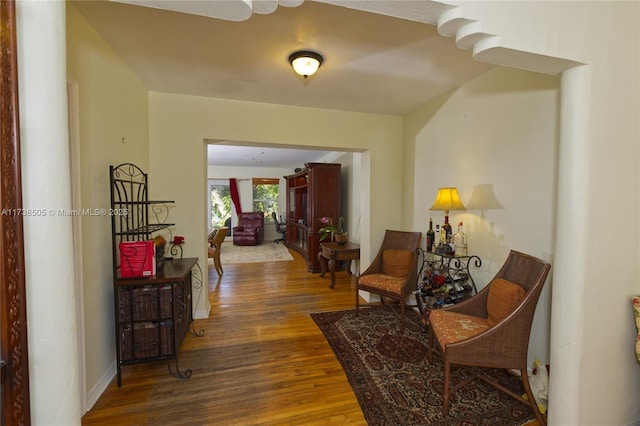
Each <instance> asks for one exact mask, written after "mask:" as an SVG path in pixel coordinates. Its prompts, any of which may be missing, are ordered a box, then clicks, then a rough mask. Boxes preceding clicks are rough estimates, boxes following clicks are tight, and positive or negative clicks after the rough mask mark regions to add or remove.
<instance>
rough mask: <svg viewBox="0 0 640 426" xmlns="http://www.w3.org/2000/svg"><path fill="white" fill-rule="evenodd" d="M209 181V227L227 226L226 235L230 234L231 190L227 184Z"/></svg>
mask: <svg viewBox="0 0 640 426" xmlns="http://www.w3.org/2000/svg"><path fill="white" fill-rule="evenodd" d="M219 182H220V181H218V182H213V181H209V205H210V207H211V216H210V225H211V229H217V228H220V227H222V226H225V224H226V223H227V221H229V223H228V224H226V226H228V227H229V232H227V235H230V234H231V222H230V220H231V192H230V190H229V184H228V183H225V184H221V183H219Z"/></svg>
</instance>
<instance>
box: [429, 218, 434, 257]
mask: <svg viewBox="0 0 640 426" xmlns="http://www.w3.org/2000/svg"><path fill="white" fill-rule="evenodd" d="M435 241H436V233H435V232H434V230H433V218H429V230H428V231H427V251H428V252H429V253H431V251H432V250H433V243H434V242H435Z"/></svg>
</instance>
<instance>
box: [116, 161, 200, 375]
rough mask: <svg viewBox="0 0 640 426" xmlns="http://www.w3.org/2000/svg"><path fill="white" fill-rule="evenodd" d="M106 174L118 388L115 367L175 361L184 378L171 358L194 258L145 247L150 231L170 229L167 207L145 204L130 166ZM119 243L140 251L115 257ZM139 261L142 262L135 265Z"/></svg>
mask: <svg viewBox="0 0 640 426" xmlns="http://www.w3.org/2000/svg"><path fill="white" fill-rule="evenodd" d="M109 172H110V178H111V210H110V211H109V214H110V215H111V228H112V232H111V236H112V250H113V281H114V305H115V331H116V356H117V359H116V367H117V380H118V387H119V386H120V385H121V382H122V374H121V368H122V367H123V366H125V365H130V364H137V363H141V362H150V361H158V360H175V362H176V368H175V373H174V375H177V376H179V377H182V378H186V377H189V376H190V375H191V370H185V371H184V372H180V369H179V368H178V362H177V357H178V351H179V349H180V346H181V344H182V341H183V340H184V337H185V335H186V334H187V332H188V331H189V328H190V326H191V322H192V320H193V317H192V301H191V287H192V270H193V268H194V267H196V265H197V262H198V259H197V258H188V259H182V258H176V259H165V258H164V247H163V246H162V248H161V249H160V250H158V248H155V249H153V247H152V246H153V244H151V243H148V241H150V240H151V238H152V234H153V233H154V232H157V231H160V230H163V229H166V228H169V227H171V226H173V224H172V223H167V221H166V219H167V216H168V205H170V204H172V203H173V202H172V201H149V200H148V198H147V193H148V185H147V174H146V173H144V172H143V171H142V170H141V169H140V168H138V167H137V166H135V165H133V164H130V163H125V164H120V165H119V166H111V167H110V168H109ZM144 242H147V243H144ZM121 243H122V244H125V245H126V244H134V245H135V244H143V245H144V244H146V245H145V249H144V250H142V249H140V247H138V246H136V248H135V249H129V248H128V249H127V252H125V251H124V248H123V253H122V254H121V253H120V245H121ZM149 249H151V250H149ZM129 253H130V258H129V257H128V256H129ZM134 257H135V259H133V258H134ZM140 258H142V259H143V260H144V261H143V262H141V263H138V259H140ZM121 259H124V260H121ZM149 260H155V262H152V265H154V264H156V263H157V265H156V268H155V269H154V268H152V267H150V268H148V267H147V265H148V261H149ZM122 263H124V265H123V264H122ZM142 263H143V264H144V265H145V266H144V267H142V266H140V267H138V266H139V265H140V264H142ZM134 265H135V267H134ZM125 267H126V268H125ZM132 271H135V272H142V271H144V273H140V274H138V273H134V272H132ZM149 271H151V272H149ZM154 271H155V274H154V273H153V272H154ZM125 272H127V273H126V274H125ZM139 275H146V276H139Z"/></svg>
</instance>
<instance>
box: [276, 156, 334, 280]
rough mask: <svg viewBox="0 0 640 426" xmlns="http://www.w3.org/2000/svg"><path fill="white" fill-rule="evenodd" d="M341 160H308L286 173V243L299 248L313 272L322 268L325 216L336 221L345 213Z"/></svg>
mask: <svg viewBox="0 0 640 426" xmlns="http://www.w3.org/2000/svg"><path fill="white" fill-rule="evenodd" d="M340 167H341V165H340V164H335V163H306V164H305V167H304V169H302V170H301V171H299V172H297V173H295V174H293V175H289V176H285V177H284V178H285V179H286V182H287V208H286V215H287V222H286V223H287V239H286V244H287V247H290V248H292V249H294V250H296V251H298V252H299V253H300V254H301V255H302V256H303V257H304V259H305V260H306V262H307V268H308V270H309V271H310V272H320V262H319V261H318V252H319V251H320V234H319V233H318V230H319V229H320V228H322V227H323V226H324V225H323V224H322V222H320V219H322V217H330V218H332V219H333V221H334V223H337V220H338V218H339V217H340V215H341V214H342V211H341V206H340V196H341V188H342V183H341V174H340Z"/></svg>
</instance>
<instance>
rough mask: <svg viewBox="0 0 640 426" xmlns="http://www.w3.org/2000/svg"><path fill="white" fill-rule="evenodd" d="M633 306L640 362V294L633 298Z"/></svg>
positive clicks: (637, 354) (637, 351)
mask: <svg viewBox="0 0 640 426" xmlns="http://www.w3.org/2000/svg"><path fill="white" fill-rule="evenodd" d="M631 306H633V316H634V318H635V320H636V328H637V329H638V337H636V357H637V358H638V361H639V362H640V295H639V296H633V297H632V298H631Z"/></svg>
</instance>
